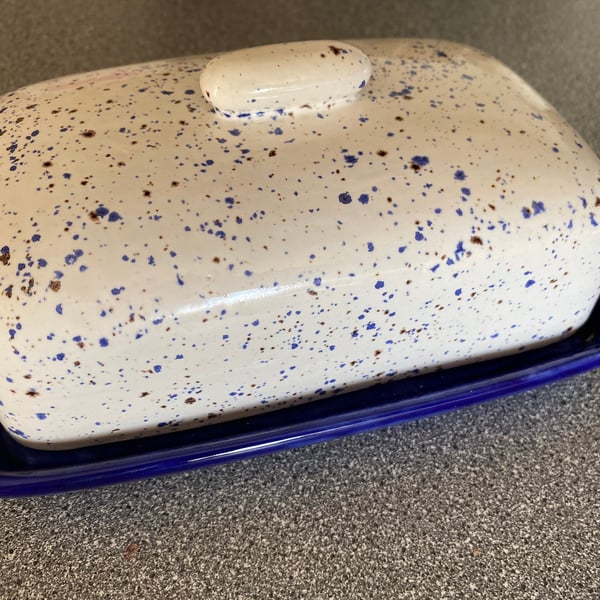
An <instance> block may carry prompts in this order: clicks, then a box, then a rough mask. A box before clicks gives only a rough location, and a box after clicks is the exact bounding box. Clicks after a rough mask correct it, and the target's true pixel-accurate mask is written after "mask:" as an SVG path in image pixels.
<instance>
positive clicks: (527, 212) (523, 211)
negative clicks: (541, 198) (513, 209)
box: [521, 206, 531, 219]
mask: <svg viewBox="0 0 600 600" xmlns="http://www.w3.org/2000/svg"><path fill="white" fill-rule="evenodd" d="M521 214H522V215H523V218H525V219H529V217H531V210H530V209H529V208H527V207H526V206H524V207H523V208H522V209H521Z"/></svg>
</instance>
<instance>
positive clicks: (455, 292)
mask: <svg viewBox="0 0 600 600" xmlns="http://www.w3.org/2000/svg"><path fill="white" fill-rule="evenodd" d="M461 294H462V288H458V289H456V290H454V295H455V296H460V295H461Z"/></svg>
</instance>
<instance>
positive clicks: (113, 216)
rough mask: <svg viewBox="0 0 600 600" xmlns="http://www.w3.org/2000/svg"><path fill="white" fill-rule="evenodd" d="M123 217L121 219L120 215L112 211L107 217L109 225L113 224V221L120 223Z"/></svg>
mask: <svg viewBox="0 0 600 600" xmlns="http://www.w3.org/2000/svg"><path fill="white" fill-rule="evenodd" d="M122 218H123V217H121V215H120V214H119V213H118V212H117V211H115V210H113V211H112V212H111V213H110V214H109V215H108V221H109V223H114V222H115V221H120V220H121V219H122Z"/></svg>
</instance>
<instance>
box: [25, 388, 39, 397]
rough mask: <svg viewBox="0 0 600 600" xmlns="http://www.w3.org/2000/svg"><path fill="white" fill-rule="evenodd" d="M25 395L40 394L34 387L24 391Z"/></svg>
mask: <svg viewBox="0 0 600 600" xmlns="http://www.w3.org/2000/svg"><path fill="white" fill-rule="evenodd" d="M25 395H26V396H29V397H30V398H37V397H38V396H39V395H40V393H39V392H38V391H36V390H34V389H31V390H28V391H27V392H25Z"/></svg>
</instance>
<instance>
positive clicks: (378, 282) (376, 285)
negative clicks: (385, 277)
mask: <svg viewBox="0 0 600 600" xmlns="http://www.w3.org/2000/svg"><path fill="white" fill-rule="evenodd" d="M384 285H385V284H384V283H383V281H381V280H380V281H377V282H376V283H375V289H376V290H380V289H381V288H382V287H383V286H384Z"/></svg>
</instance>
